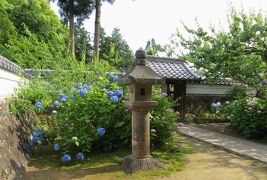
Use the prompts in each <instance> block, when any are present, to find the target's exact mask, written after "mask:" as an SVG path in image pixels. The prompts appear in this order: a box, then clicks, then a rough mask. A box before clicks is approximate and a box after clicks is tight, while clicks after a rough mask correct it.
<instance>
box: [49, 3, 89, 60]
mask: <svg viewBox="0 0 267 180" xmlns="http://www.w3.org/2000/svg"><path fill="white" fill-rule="evenodd" d="M52 1H56V0H52ZM57 4H58V6H59V7H60V11H59V13H60V16H61V18H62V20H63V22H64V23H66V24H67V23H68V24H69V35H70V54H71V57H72V58H73V59H75V41H74V30H75V27H74V26H75V18H76V19H77V22H78V23H79V24H81V23H82V21H83V20H84V19H86V18H89V15H90V14H91V13H92V11H93V8H94V7H93V0H57Z"/></svg>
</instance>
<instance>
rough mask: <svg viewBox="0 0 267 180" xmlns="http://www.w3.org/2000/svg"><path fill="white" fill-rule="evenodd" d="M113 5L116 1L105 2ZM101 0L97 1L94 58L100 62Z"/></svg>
mask: <svg viewBox="0 0 267 180" xmlns="http://www.w3.org/2000/svg"><path fill="white" fill-rule="evenodd" d="M103 1H107V2H109V3H111V4H113V2H114V1H115V0H103ZM101 5H102V3H101V0H95V34H94V58H95V59H96V60H99V40H100V28H101V26H100V19H101Z"/></svg>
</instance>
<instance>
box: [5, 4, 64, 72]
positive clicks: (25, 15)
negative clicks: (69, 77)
mask: <svg viewBox="0 0 267 180" xmlns="http://www.w3.org/2000/svg"><path fill="white" fill-rule="evenodd" d="M2 1H3V3H1V5H0V13H1V19H0V21H1V27H2V28H1V29H0V54H1V55H3V56H5V57H6V58H8V59H10V60H11V61H14V62H16V63H18V65H20V66H22V67H24V68H53V67H54V65H55V64H57V63H59V62H60V61H62V59H65V58H66V57H67V37H68V36H67V31H66V28H65V27H64V26H63V25H62V24H61V22H60V20H59V18H58V17H57V16H56V14H55V13H54V12H53V11H52V10H51V8H50V6H49V4H48V3H47V1H46V0H39V1H31V0H24V1H18V0H15V1H13V0H12V1H11V0H2Z"/></svg>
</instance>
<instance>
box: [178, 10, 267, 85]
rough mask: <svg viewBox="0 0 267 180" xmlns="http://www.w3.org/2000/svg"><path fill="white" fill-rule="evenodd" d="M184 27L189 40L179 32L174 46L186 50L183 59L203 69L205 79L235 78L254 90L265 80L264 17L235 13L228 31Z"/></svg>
mask: <svg viewBox="0 0 267 180" xmlns="http://www.w3.org/2000/svg"><path fill="white" fill-rule="evenodd" d="M184 27H185V30H186V31H187V32H188V34H189V36H185V35H182V34H181V33H180V32H178V33H177V34H176V36H175V38H176V39H175V40H173V43H174V44H175V45H177V44H179V45H180V46H181V47H183V48H184V49H186V52H187V53H186V54H184V55H183V56H182V58H185V59H187V60H189V61H192V62H193V63H195V65H196V66H197V67H198V68H203V69H204V71H203V72H204V75H205V76H207V77H210V78H212V79H216V78H220V77H221V78H232V79H234V80H237V81H241V82H246V83H248V84H250V85H253V86H257V85H258V84H259V81H261V80H262V79H263V76H262V74H263V73H266V67H267V65H266V63H267V38H266V37H267V17H264V15H263V14H261V13H250V14H245V13H244V12H243V11H241V12H236V11H235V10H232V11H231V14H230V16H229V29H228V30H227V31H216V30H215V28H210V31H205V30H204V29H203V28H202V27H200V26H199V25H198V28H197V29H196V30H195V29H191V28H189V27H187V26H184Z"/></svg>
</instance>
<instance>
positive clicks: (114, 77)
mask: <svg viewBox="0 0 267 180" xmlns="http://www.w3.org/2000/svg"><path fill="white" fill-rule="evenodd" d="M119 80H120V78H119V76H113V77H112V81H113V82H114V83H115V82H118V81H119Z"/></svg>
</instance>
